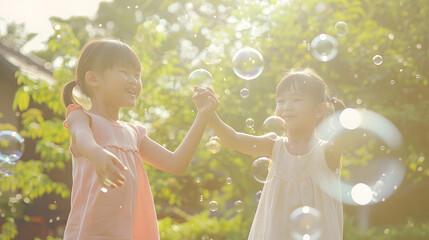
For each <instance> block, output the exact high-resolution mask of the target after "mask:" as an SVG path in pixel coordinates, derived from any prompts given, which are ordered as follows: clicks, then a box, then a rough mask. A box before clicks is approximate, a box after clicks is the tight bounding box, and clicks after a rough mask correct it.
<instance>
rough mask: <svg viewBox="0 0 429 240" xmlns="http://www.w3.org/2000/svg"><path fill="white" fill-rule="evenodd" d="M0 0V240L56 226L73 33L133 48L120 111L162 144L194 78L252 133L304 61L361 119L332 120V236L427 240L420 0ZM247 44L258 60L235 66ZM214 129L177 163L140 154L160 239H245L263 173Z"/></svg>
mask: <svg viewBox="0 0 429 240" xmlns="http://www.w3.org/2000/svg"><path fill="white" fill-rule="evenodd" d="M0 5H1V7H0V9H1V10H0V130H2V132H0V140H1V141H4V140H7V141H14V142H15V143H16V144H15V145H14V146H16V148H15V149H14V151H15V153H17V157H16V158H15V159H13V164H9V163H10V161H9V162H8V161H7V160H5V158H4V156H3V155H4V154H3V153H4V152H3V153H2V154H0V156H1V157H2V159H1V161H0V226H1V228H0V239H61V238H62V236H63V232H64V228H65V224H66V221H67V216H68V211H69V208H70V189H71V184H72V182H71V155H70V153H69V152H68V147H69V144H70V136H69V133H68V131H67V130H66V129H65V128H64V127H63V125H62V122H63V121H64V115H65V108H64V106H63V105H62V103H61V100H60V92H61V89H62V86H63V85H64V84H65V83H66V82H69V81H73V80H74V68H75V65H76V62H77V57H78V54H79V52H80V49H81V47H82V46H83V45H84V44H85V43H86V42H87V41H89V40H91V39H93V38H96V37H101V36H111V37H115V38H118V39H121V40H122V41H125V42H126V43H128V44H130V45H131V46H132V48H133V49H134V50H135V51H136V52H137V54H138V55H139V57H140V59H141V64H142V69H143V72H142V84H143V90H142V94H141V96H140V100H139V102H138V104H137V106H136V107H135V108H133V109H124V110H123V111H122V112H121V119H122V120H125V121H131V122H140V123H142V124H143V125H145V126H146V128H147V129H148V134H149V136H150V137H151V138H152V139H154V140H155V141H157V142H159V143H161V144H163V145H164V146H165V147H166V148H168V149H170V150H172V151H173V150H175V149H176V147H177V146H178V145H179V143H180V142H181V140H182V139H183V137H184V136H185V134H186V132H187V131H188V129H189V128H190V126H191V124H192V121H193V119H194V117H195V115H196V109H195V107H194V104H193V102H192V99H191V96H192V94H193V92H192V90H191V89H192V86H194V85H195V84H198V85H205V84H209V85H212V86H213V88H214V90H215V91H216V93H217V96H218V98H219V100H220V102H221V105H220V107H219V109H218V114H219V115H220V116H221V117H222V118H223V120H224V121H225V122H226V123H228V124H229V125H231V126H232V127H233V128H234V129H236V130H237V131H241V132H246V133H251V134H256V135H262V134H264V133H265V132H266V131H267V130H266V127H270V126H266V125H264V124H263V123H264V120H265V119H267V118H268V117H270V116H272V115H274V109H275V88H276V85H277V83H278V82H279V81H280V79H281V77H282V76H283V75H284V73H285V72H286V71H288V70H289V69H291V68H305V67H309V68H312V69H314V70H315V71H316V72H317V73H319V74H320V75H321V76H322V78H323V79H324V80H325V81H326V82H327V84H328V86H329V89H330V92H331V94H332V95H333V96H335V97H337V98H339V99H341V100H342V101H344V103H345V104H346V105H347V106H348V107H350V108H353V109H356V110H353V111H351V112H350V111H349V113H351V115H345V116H343V118H341V116H340V117H339V118H340V120H341V119H343V120H344V119H346V120H347V118H351V119H354V120H355V119H356V117H355V116H358V117H357V118H359V119H360V120H362V121H360V120H359V121H358V123H357V125H356V126H355V127H350V125H347V124H346V125H344V124H343V126H344V128H346V129H347V130H345V131H341V134H340V135H341V136H343V137H344V136H345V137H344V138H342V139H343V140H344V141H347V144H346V145H347V146H348V147H347V148H346V150H345V153H344V156H343V159H342V164H343V169H342V179H343V183H342V189H343V191H342V197H343V205H344V212H345V221H344V239H428V236H429V207H428V202H429V193H428V191H427V190H428V187H429V177H428V176H429V163H428V160H427V158H429V124H428V122H429V111H428V110H427V109H429V86H428V80H429V70H428V66H429V62H428V61H429V48H428V44H429V28H428V27H427V23H428V22H429V19H428V14H427V13H428V12H429V2H428V1H427V0H415V1H383V0H373V1H365V0H360V1H353V0H350V1H343V0H325V1H313V0H301V1H293V0H278V1H275V0H236V1H233V0H231V1H230V0H201V1H200V0H198V1H188V2H187V1H159V0H158V1H155V0H147V1H137V0H136V1H132V0H113V1H96V0H92V1H64V0H62V1H50V0H37V1H30V0H28V1H26V0H20V1H14V2H10V1H4V0H1V1H0ZM245 47H250V48H251V49H249V48H245ZM249 58H252V59H256V62H255V61H251V63H249V64H250V66H248V68H246V69H243V68H241V67H240V65H239V64H240V61H245V60H246V59H249ZM201 69H205V70H206V71H207V72H209V73H210V74H208V73H207V72H205V71H203V70H201ZM195 70H199V71H198V72H197V74H196V75H195V74H194V75H192V74H191V73H192V72H193V71H195ZM240 70H242V72H240ZM246 74H247V75H246ZM353 114H354V115H353ZM341 121H342V120H341ZM352 122H353V121H352ZM328 125H329V124H328ZM331 125H332V124H331ZM352 125H353V124H352ZM331 127H332V126H331ZM333 129H334V131H337V130H335V129H336V128H335V126H333ZM18 134H19V135H18ZM19 136H21V137H22V138H23V139H20V137H19ZM211 137H212V133H211V132H210V131H209V130H207V132H206V133H205V135H204V137H203V140H202V142H201V144H200V146H199V148H198V150H197V153H196V155H195V157H194V159H193V161H192V163H191V165H190V167H189V169H188V171H187V172H186V173H185V174H184V175H181V176H175V175H171V174H168V173H165V172H161V171H159V170H156V169H154V168H152V167H150V166H148V165H146V169H147V172H148V176H149V180H150V183H151V187H152V193H153V195H154V200H155V205H156V210H157V214H158V220H159V228H160V229H159V230H160V235H161V239H202V240H204V239H206V240H208V239H213V240H219V239H233V240H235V239H237V240H239V239H247V235H248V232H249V230H250V226H251V223H252V220H253V216H254V214H255V211H256V207H257V204H258V197H259V195H260V193H259V191H260V190H262V187H263V183H260V181H257V180H258V179H255V171H257V169H255V168H252V163H253V161H255V159H257V158H258V157H259V156H247V155H243V154H240V153H237V152H234V151H230V150H228V149H225V148H222V147H221V146H220V145H219V143H218V142H217V141H216V139H213V138H211ZM9 150H10V149H9ZM112 217H114V216H112Z"/></svg>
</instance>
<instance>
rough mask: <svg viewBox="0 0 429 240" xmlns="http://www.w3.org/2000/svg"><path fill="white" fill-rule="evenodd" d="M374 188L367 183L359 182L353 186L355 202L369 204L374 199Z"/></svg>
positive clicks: (352, 193) (352, 191)
mask: <svg viewBox="0 0 429 240" xmlns="http://www.w3.org/2000/svg"><path fill="white" fill-rule="evenodd" d="M372 195H373V194H372V190H371V188H370V187H369V186H368V185H366V184H365V183H358V184H356V185H354V186H353V187H352V190H351V196H352V199H353V201H354V202H355V203H357V204H359V205H367V204H368V203H370V202H371V200H372Z"/></svg>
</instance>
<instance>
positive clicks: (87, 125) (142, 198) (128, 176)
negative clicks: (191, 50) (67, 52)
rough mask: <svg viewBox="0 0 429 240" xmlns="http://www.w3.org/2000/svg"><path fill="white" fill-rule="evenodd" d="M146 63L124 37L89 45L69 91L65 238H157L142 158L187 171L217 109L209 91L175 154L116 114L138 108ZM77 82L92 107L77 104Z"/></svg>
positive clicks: (177, 171) (163, 167)
mask: <svg viewBox="0 0 429 240" xmlns="http://www.w3.org/2000/svg"><path fill="white" fill-rule="evenodd" d="M140 73H141V64H140V60H139V58H138V56H137V55H136V53H135V52H134V51H133V50H132V49H131V48H130V47H129V46H128V45H127V44H125V43H123V42H121V41H118V40H110V39H100V40H94V41H91V42H89V43H88V44H86V46H85V47H84V48H83V50H82V52H81V55H80V58H79V61H78V64H77V68H76V75H77V76H76V81H73V82H70V83H68V84H67V85H66V86H65V88H64V91H63V101H64V104H65V105H66V106H67V114H66V120H65V121H64V126H65V127H66V128H68V130H69V131H70V135H71V146H70V152H71V154H72V163H73V187H72V193H71V210H70V214H69V218H68V221H67V225H66V229H65V233H64V239H65V240H108V239H109V240H131V239H133V240H154V239H159V233H158V225H157V218H156V213H155V207H154V202H153V197H152V193H151V190H150V186H149V181H148V178H147V175H146V170H145V168H144V166H143V161H145V162H146V163H148V164H150V165H152V166H154V167H156V168H158V169H161V170H163V171H166V172H169V173H172V174H183V173H184V172H185V171H186V169H187V168H188V165H189V163H190V161H191V159H192V156H193V155H194V153H195V150H196V148H197V146H198V144H199V142H200V140H201V137H202V134H203V133H204V129H205V127H206V124H207V122H208V118H207V116H208V115H210V114H209V113H210V112H213V111H214V110H215V109H216V107H217V106H218V102H217V99H214V98H212V97H209V96H208V94H204V93H203V94H195V95H194V96H193V98H194V100H195V99H198V98H205V104H204V106H202V107H199V108H198V113H197V116H196V118H195V121H194V123H193V125H192V127H191V128H190V130H189V132H188V133H187V135H186V137H185V138H184V139H183V141H182V143H181V144H180V145H179V147H178V148H177V149H176V151H174V152H170V151H169V150H167V149H166V148H164V147H162V146H161V145H159V144H158V143H156V142H154V141H153V140H152V139H150V138H149V137H148V136H147V135H146V129H145V128H144V127H143V126H142V125H140V124H133V123H129V122H123V121H120V120H119V119H118V116H119V110H120V109H121V108H132V107H134V106H135V104H136V101H137V99H138V96H139V95H140V92H141V88H142V84H141V79H140V78H141V76H140ZM75 87H78V88H80V91H81V92H82V93H84V94H85V95H86V96H88V97H89V98H90V99H91V105H92V106H91V108H90V109H89V110H86V109H85V108H83V107H82V106H80V105H78V104H76V101H75V100H74V99H73V96H72V90H73V88H75Z"/></svg>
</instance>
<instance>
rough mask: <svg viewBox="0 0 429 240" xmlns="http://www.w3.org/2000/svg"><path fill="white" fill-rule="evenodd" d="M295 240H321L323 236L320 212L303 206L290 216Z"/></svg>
mask: <svg viewBox="0 0 429 240" xmlns="http://www.w3.org/2000/svg"><path fill="white" fill-rule="evenodd" d="M289 219H290V221H291V225H290V229H291V233H292V237H293V239H296V240H298V239H299V240H303V239H320V237H321V235H322V221H321V219H322V217H321V213H320V212H319V210H317V209H315V208H312V207H309V206H303V207H300V208H297V209H295V210H294V211H293V212H292V213H291V214H290V216H289Z"/></svg>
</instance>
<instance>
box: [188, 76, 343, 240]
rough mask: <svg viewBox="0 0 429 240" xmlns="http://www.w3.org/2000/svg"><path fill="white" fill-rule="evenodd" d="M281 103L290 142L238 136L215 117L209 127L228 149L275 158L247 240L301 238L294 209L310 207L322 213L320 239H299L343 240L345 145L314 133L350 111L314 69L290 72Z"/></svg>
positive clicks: (282, 84) (279, 95) (280, 90)
mask: <svg viewBox="0 0 429 240" xmlns="http://www.w3.org/2000/svg"><path fill="white" fill-rule="evenodd" d="M195 91H197V92H209V93H210V94H211V96H212V97H213V98H215V94H214V92H213V90H212V89H211V88H206V89H203V88H199V87H196V88H195ZM276 102H277V105H276V112H275V113H276V116H278V117H281V118H282V119H283V120H284V125H283V127H284V129H285V130H286V134H287V137H272V135H270V134H266V135H262V136H253V135H249V134H245V133H240V132H236V131H235V130H234V129H232V128H231V127H229V126H228V125H227V124H225V123H224V122H223V121H222V120H221V119H220V118H219V117H218V115H217V114H216V113H215V114H214V116H213V117H212V118H211V120H210V122H209V127H210V128H212V129H214V131H215V135H216V136H218V137H219V138H220V139H221V143H222V145H223V146H224V147H227V148H230V149H234V150H236V151H239V152H242V153H245V154H248V155H252V156H270V157H271V159H272V163H273V164H272V166H271V168H270V169H269V173H268V176H267V181H266V183H265V185H264V188H263V190H262V195H261V199H260V202H259V205H258V209H257V211H256V214H255V218H254V220H253V223H252V227H251V230H250V234H249V238H248V239H249V240H280V239H282V240H283V239H296V236H294V232H295V230H296V229H294V223H293V222H292V220H291V218H290V216H291V213H292V212H293V211H294V210H295V209H297V208H300V207H304V206H305V207H304V208H303V209H305V208H307V210H308V209H312V208H315V209H317V210H318V212H319V213H320V222H319V223H320V226H318V227H319V228H320V229H321V231H319V232H318V234H320V235H314V236H312V235H311V234H309V235H307V236H303V235H300V239H316V238H317V239H324V240H325V239H326V240H340V239H342V237H343V207H342V204H341V195H340V185H339V183H340V182H339V181H340V173H341V162H340V158H341V151H342V146H341V144H340V143H337V142H334V141H323V140H321V139H319V138H317V136H316V134H315V128H316V126H317V125H318V123H319V122H320V121H321V120H322V119H323V118H325V117H326V116H327V115H328V114H332V113H333V112H334V111H338V110H342V109H344V108H345V106H344V104H343V103H342V102H341V101H340V100H338V99H334V98H332V97H330V96H329V94H328V90H327V86H326V83H325V82H324V81H323V80H322V78H321V77H320V76H318V75H317V74H316V73H314V72H313V71H312V70H311V69H304V70H300V71H297V70H292V71H290V72H288V73H287V74H286V75H285V77H283V79H282V80H281V82H280V83H279V85H278V86H277V90H276ZM196 104H197V105H203V104H204V102H203V101H200V102H197V103H196ZM307 206H308V207H311V208H308V207H307ZM304 211H305V210H304Z"/></svg>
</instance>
